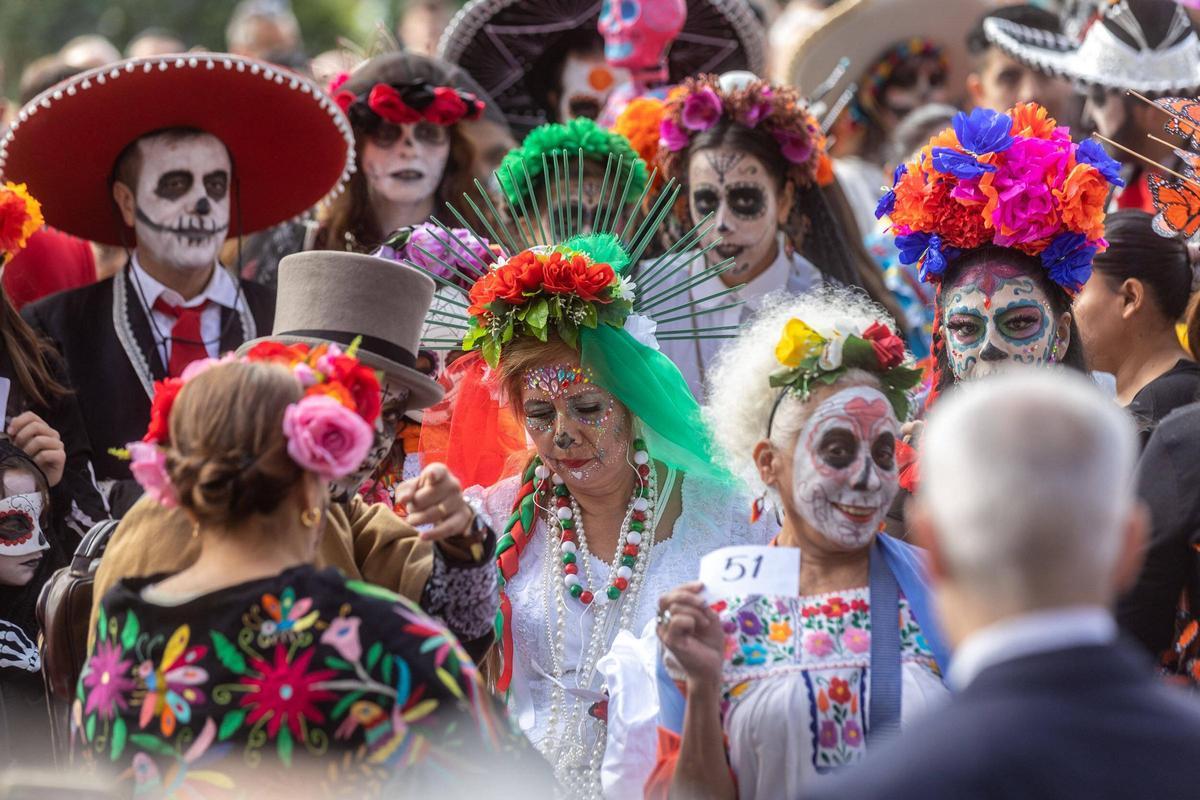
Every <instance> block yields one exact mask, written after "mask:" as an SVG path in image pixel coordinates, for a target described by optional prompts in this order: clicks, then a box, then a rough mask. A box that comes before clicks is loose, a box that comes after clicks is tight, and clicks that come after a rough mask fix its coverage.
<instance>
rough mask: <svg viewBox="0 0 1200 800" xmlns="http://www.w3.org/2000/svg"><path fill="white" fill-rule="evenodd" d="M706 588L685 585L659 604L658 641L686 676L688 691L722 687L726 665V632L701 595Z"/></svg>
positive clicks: (673, 591) (668, 593)
mask: <svg viewBox="0 0 1200 800" xmlns="http://www.w3.org/2000/svg"><path fill="white" fill-rule="evenodd" d="M703 590H704V584H702V583H700V582H698V581H697V582H693V583H685V584H683V585H682V586H679V587H678V588H676V589H673V590H671V591H670V592H667V593H666V594H665V595H663V596H662V597H661V598H659V601H658V638H659V640H660V641H661V642H662V643H663V645H664V646H665V647H666V648H667V649H668V650H670V651H671V654H672V655H673V656H675V660H676V661H678V662H679V665H680V666H681V667H683V671H684V672H685V673H687V679H688V686H689V688H694V687H703V688H706V689H712V688H715V687H717V686H719V685H720V682H721V671H722V668H723V667H724V665H725V631H723V630H722V629H721V619H720V617H718V616H717V612H715V611H713V610H712V609H711V608H709V607H708V603H706V602H705V601H704V598H703V597H702V596H701V592H703Z"/></svg>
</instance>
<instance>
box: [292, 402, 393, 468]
mask: <svg viewBox="0 0 1200 800" xmlns="http://www.w3.org/2000/svg"><path fill="white" fill-rule="evenodd" d="M283 433H284V435H285V436H287V439H288V455H289V456H291V457H292V460H293V461H295V462H296V463H297V464H299V465H300V466H301V467H303V468H304V469H306V470H308V471H309V472H314V473H316V474H317V475H319V476H320V477H321V478H322V479H324V480H326V481H331V480H336V479H338V478H344V477H346V476H347V475H349V474H350V473H352V472H354V471H355V470H357V469H358V468H359V466H360V465H361V464H362V462H363V459H364V458H366V457H367V453H368V452H369V451H370V449H371V445H372V443H373V442H374V439H375V431H374V429H372V428H371V426H370V425H368V424H367V423H366V421H365V420H364V419H363V418H362V417H360V416H359V415H358V414H356V413H355V412H353V411H351V410H350V409H348V408H346V407H345V406H344V405H342V404H341V403H339V402H338V401H337V400H335V399H333V398H332V397H330V396H328V395H312V396H309V397H305V398H303V399H302V400H301V401H300V402H298V403H293V404H292V405H290V406H288V407H287V410H286V411H285V412H284V414H283Z"/></svg>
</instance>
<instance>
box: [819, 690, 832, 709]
mask: <svg viewBox="0 0 1200 800" xmlns="http://www.w3.org/2000/svg"><path fill="white" fill-rule="evenodd" d="M817 709H818V710H819V711H820V712H821V713H822V714H824V713H826V712H828V711H829V698H828V697H827V696H826V695H825V690H824V689H822V690H821V691H819V692H817Z"/></svg>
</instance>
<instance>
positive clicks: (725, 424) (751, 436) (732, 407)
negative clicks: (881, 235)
mask: <svg viewBox="0 0 1200 800" xmlns="http://www.w3.org/2000/svg"><path fill="white" fill-rule="evenodd" d="M791 319H799V320H802V321H803V322H804V323H805V324H807V325H808V326H809V327H811V328H813V329H814V330H816V331H817V332H818V333H820V334H822V335H823V336H824V335H828V334H829V333H830V332H832V331H833V330H834V327H835V326H836V325H837V324H838V323H850V324H851V325H853V326H854V327H855V328H857V329H859V330H862V329H863V328H865V327H867V326H869V325H870V324H871V323H872V322H881V323H884V324H886V325H888V326H890V327H892V328H893V329H895V327H896V325H895V322H894V321H893V320H892V318H891V317H890V316H889V315H888V313H887V312H886V311H884V309H883V307H882V306H880V305H878V304H877V303H875V302H873V301H872V300H871V299H870V298H868V297H867V296H866V295H865V294H863V293H862V292H861V291H859V290H856V289H846V288H839V287H832V286H824V287H820V288H817V289H814V290H813V291H811V292H807V293H805V294H802V295H787V294H777V295H772V296H771V297H769V298H767V299H766V301H765V302H764V303H763V306H762V308H761V309H760V310H759V311H758V313H757V314H756V315H755V316H754V318H753V319H751V320H750V322H749V323H748V324H747V325H746V327H745V328H743V329H742V332H741V333H740V334H739V335H738V337H737V338H736V339H734V340H732V341H731V342H729V344H727V345H726V346H725V347H724V348H722V349H721V351H720V352H719V353H718V354H717V357H716V359H715V361H714V363H713V365H712V366H711V367H710V368H709V370H708V383H707V386H706V387H705V389H706V392H705V396H706V403H705V406H704V416H705V418H706V419H707V421H708V424H709V425H710V427H711V429H712V432H713V437H714V438H715V440H716V443H717V446H718V448H719V450H720V452H721V457H722V458H724V459H725V462H726V465H727V466H728V467H729V470H730V471H731V472H732V473H733V474H734V475H736V476H738V477H739V478H741V479H742V480H743V481H744V482H745V483H746V485H747V486H748V487H749V488H750V489H751V491H752V492H753V494H754V495H756V496H757V495H759V494H762V493H763V492H764V491H765V490H766V489H767V487H765V486H764V485H763V482H762V479H761V478H760V477H759V474H758V469H757V467H756V466H755V464H754V448H755V446H757V445H758V443H759V442H760V441H762V440H763V439H765V438H767V424H768V421H770V418H771V409H772V408H773V407H774V406H775V401H776V399H777V398H778V397H779V394H780V392H782V391H784V390H783V389H778V388H775V387H773V386H771V385H770V383H769V379H770V376H771V373H773V372H775V371H777V370H778V369H780V364H779V361H778V360H776V358H775V345H776V344H777V343H778V342H779V337H780V335H781V334H782V333H783V329H784V326H785V325H786V324H787V322H788V320H791ZM878 383H879V381H878V379H877V378H876V377H875V376H874V375H871V374H870V373H868V372H864V371H862V370H857V369H855V370H848V371H847V372H846V374H844V375H842V376H841V377H839V378H838V380H837V382H836V384H835V385H837V386H850V385H862V384H867V385H878ZM808 412H809V409H808V408H807V404H805V403H803V402H801V401H800V399H799V398H797V397H795V396H793V397H789V398H787V399H785V400H783V401H782V402H780V404H779V409H778V410H777V411H776V412H775V419H774V421H773V423H772V425H771V442H772V443H773V444H774V445H776V446H777V447H780V448H787V447H790V446H791V445H792V443H793V442H794V441H795V438H796V436H797V434H799V432H800V429H801V428H802V427H803V426H804V420H805V419H806V418H807V417H808ZM772 494H773V493H772Z"/></svg>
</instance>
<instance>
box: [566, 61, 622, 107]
mask: <svg viewBox="0 0 1200 800" xmlns="http://www.w3.org/2000/svg"><path fill="white" fill-rule="evenodd" d="M628 80H629V71H628V70H624V69H620V68H619V67H611V66H609V65H608V63H607V62H606V61H605V60H604V57H603V56H602V55H600V54H599V53H569V54H568V55H567V58H566V62H565V63H564V64H563V70H562V80H561V82H560V84H561V86H562V92H561V93H560V95H559V98H558V121H559V122H566V121H567V120H570V119H574V118H576V117H587V118H588V119H596V118H597V117H599V116H600V112H601V110H603V109H604V103H605V102H606V101H607V100H608V96H609V95H610V94H612V90H613V89H615V88H616V87H617V86H619V85H620V84H622V83H625V82H626V81H628Z"/></svg>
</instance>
